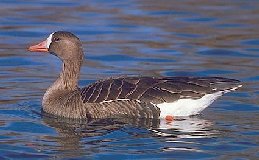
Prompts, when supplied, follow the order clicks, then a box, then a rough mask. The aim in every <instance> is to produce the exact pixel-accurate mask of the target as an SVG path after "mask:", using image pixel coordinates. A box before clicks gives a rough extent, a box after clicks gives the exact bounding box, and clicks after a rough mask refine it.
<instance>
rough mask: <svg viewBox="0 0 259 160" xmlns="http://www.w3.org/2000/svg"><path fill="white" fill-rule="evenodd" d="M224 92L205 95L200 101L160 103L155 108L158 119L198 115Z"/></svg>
mask: <svg viewBox="0 0 259 160" xmlns="http://www.w3.org/2000/svg"><path fill="white" fill-rule="evenodd" d="M223 93H224V92H223V91H219V92H216V93H213V94H207V95H205V96H203V97H202V98H200V99H179V100H177V101H175V102H172V103H160V104H157V107H158V108H160V111H161V113H160V118H165V117H166V116H167V115H171V116H190V115H195V114H198V113H200V112H201V111H202V110H204V109H205V108H206V107H208V106H209V105H210V104H211V103H212V102H214V101H215V100H216V99H217V98H218V97H220V96H221V95H222V94H223Z"/></svg>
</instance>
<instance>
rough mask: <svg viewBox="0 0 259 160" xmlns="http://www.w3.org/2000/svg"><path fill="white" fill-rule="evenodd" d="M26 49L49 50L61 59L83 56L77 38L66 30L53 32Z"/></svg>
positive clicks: (35, 50) (80, 57) (34, 50)
mask: <svg viewBox="0 0 259 160" xmlns="http://www.w3.org/2000/svg"><path fill="white" fill-rule="evenodd" d="M28 50H29V51H30V52H49V53H51V54H53V55H55V56H57V57H59V58H60V59H61V60H62V61H66V60H77V61H78V60H81V59H82V58H83V49H82V44H81V42H80V40H79V38H78V37H77V36H75V35H74V34H72V33H70V32H66V31H57V32H53V33H51V34H50V35H49V36H48V38H47V39H46V40H44V41H42V42H40V43H38V44H36V45H32V46H30V47H29V48H28Z"/></svg>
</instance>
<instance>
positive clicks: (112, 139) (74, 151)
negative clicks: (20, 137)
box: [43, 116, 218, 158]
mask: <svg viewBox="0 0 259 160" xmlns="http://www.w3.org/2000/svg"><path fill="white" fill-rule="evenodd" d="M43 122H44V123H45V124H46V125H48V126H50V127H53V128H55V130H56V131H57V133H58V136H57V137H44V139H48V140H49V141H52V142H53V141H55V142H57V144H58V145H59V146H60V147H59V150H58V152H62V153H63V152H66V153H67V154H69V155H70V156H71V157H77V156H80V155H85V153H86V152H87V153H88V152H89V155H91V154H94V153H96V152H99V151H100V150H102V148H106V149H107V147H108V148H109V147H111V148H113V147H118V146H117V145H118V144H117V143H121V145H131V146H132V145H133V146H134V145H136V146H137V145H138V144H139V142H138V140H137V142H134V141H133V140H131V139H132V138H133V139H134V138H136V137H138V138H137V139H141V138H146V137H150V138H151V139H150V140H155V141H157V140H159V141H164V142H166V143H170V144H174V143H178V142H180V141H182V138H184V139H185V141H186V138H191V139H193V138H208V137H213V136H216V135H217V134H218V133H217V131H215V130H213V129H212V125H213V123H212V122H210V121H208V120H205V119H202V118H200V117H197V116H195V117H186V118H181V119H176V120H174V121H172V122H168V121H163V120H153V119H127V118H124V119H92V120H90V121H88V120H71V119H65V118H53V117H48V116H43ZM125 139H128V140H129V141H131V142H130V144H129V143H127V144H125V143H124V142H123V141H124V140H125ZM147 143H149V142H147ZM186 144H188V142H186ZM187 146H188V147H187ZM187 146H185V147H168V148H161V150H163V151H171V150H186V149H187V150H191V151H195V152H196V151H197V152H199V151H198V150H195V148H190V146H189V145H187ZM67 154H66V157H67V156H68V155H67ZM62 155H63V154H62ZM60 158H62V157H60Z"/></svg>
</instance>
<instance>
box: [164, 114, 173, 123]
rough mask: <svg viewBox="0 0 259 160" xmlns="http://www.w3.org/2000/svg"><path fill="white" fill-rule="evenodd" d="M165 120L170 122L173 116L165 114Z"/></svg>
mask: <svg viewBox="0 0 259 160" xmlns="http://www.w3.org/2000/svg"><path fill="white" fill-rule="evenodd" d="M165 120H166V121H170V122H172V121H173V120H174V117H173V116H171V115H167V116H166V117H165Z"/></svg>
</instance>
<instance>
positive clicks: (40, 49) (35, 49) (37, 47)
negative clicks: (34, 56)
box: [28, 40, 48, 52]
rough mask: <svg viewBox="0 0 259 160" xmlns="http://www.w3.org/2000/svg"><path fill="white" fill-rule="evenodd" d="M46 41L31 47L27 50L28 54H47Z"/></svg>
mask: <svg viewBox="0 0 259 160" xmlns="http://www.w3.org/2000/svg"><path fill="white" fill-rule="evenodd" d="M46 46H47V40H45V41H43V42H40V43H39V44H36V45H32V46H30V47H29V48H28V50H29V51H30V52H48V48H47V47H46Z"/></svg>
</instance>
